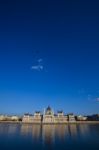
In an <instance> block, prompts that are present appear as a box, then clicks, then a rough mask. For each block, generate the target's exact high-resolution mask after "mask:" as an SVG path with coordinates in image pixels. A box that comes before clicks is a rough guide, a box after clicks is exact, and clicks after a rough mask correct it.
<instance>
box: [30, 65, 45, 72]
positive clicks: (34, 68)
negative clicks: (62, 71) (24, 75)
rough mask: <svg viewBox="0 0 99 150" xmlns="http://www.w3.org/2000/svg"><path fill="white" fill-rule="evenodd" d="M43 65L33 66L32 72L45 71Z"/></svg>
mask: <svg viewBox="0 0 99 150" xmlns="http://www.w3.org/2000/svg"><path fill="white" fill-rule="evenodd" d="M43 68H44V67H43V65H35V66H32V67H31V69H32V70H37V71H41V70H43Z"/></svg>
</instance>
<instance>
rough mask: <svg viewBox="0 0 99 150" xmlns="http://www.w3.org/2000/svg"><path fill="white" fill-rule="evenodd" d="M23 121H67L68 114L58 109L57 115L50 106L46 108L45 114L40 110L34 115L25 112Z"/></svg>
mask: <svg viewBox="0 0 99 150" xmlns="http://www.w3.org/2000/svg"><path fill="white" fill-rule="evenodd" d="M22 122H24V123H45V124H47V123H67V122H68V116H66V115H64V113H63V111H58V113H57V114H56V115H55V114H54V112H53V111H52V109H51V108H50V107H49V106H48V107H47V109H46V110H44V113H43V115H41V113H40V112H39V111H36V112H35V113H34V115H30V114H24V116H23V119H22Z"/></svg>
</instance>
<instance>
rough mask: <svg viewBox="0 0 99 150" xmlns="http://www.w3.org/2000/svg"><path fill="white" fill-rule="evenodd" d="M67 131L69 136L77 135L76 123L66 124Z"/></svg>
mask: <svg viewBox="0 0 99 150" xmlns="http://www.w3.org/2000/svg"><path fill="white" fill-rule="evenodd" d="M68 131H69V135H70V137H71V138H75V137H76V136H77V135H78V128H77V125H76V124H70V125H68Z"/></svg>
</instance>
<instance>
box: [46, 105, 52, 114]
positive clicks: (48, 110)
mask: <svg viewBox="0 0 99 150" xmlns="http://www.w3.org/2000/svg"><path fill="white" fill-rule="evenodd" d="M52 114H53V112H52V109H51V107H50V106H48V107H47V109H46V115H52Z"/></svg>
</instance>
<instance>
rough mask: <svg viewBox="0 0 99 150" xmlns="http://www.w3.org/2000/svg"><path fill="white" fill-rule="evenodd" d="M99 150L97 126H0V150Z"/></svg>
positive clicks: (2, 124)
mask: <svg viewBox="0 0 99 150" xmlns="http://www.w3.org/2000/svg"><path fill="white" fill-rule="evenodd" d="M18 149H23V150H37V149H41V150H42V149H46V150H47V149H52V150H53V149H55V150H99V124H94V125H92V124H90V125H89V124H83V125H76V124H72V125H42V126H40V125H25V124H23V125H22V124H4V123H1V124H0V150H18Z"/></svg>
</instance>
